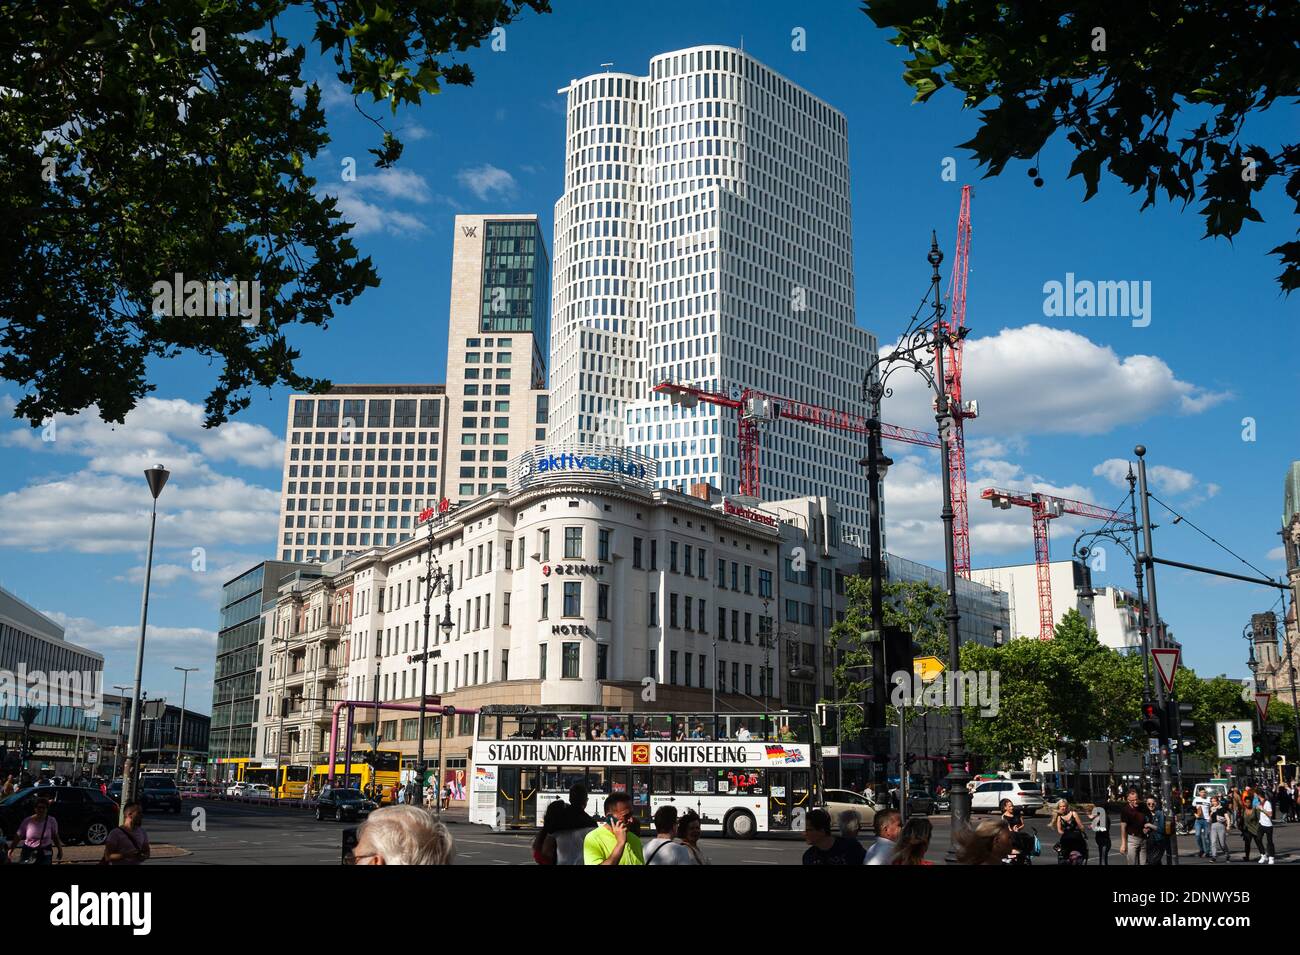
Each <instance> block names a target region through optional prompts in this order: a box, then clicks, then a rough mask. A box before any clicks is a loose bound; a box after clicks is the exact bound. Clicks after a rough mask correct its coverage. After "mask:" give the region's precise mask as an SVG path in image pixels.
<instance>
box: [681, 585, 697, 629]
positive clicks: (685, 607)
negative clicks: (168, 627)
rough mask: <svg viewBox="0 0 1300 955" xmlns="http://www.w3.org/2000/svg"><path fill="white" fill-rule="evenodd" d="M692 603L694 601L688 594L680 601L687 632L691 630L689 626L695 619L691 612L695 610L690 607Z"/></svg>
mask: <svg viewBox="0 0 1300 955" xmlns="http://www.w3.org/2000/svg"><path fill="white" fill-rule="evenodd" d="M693 602H694V599H693V598H692V597H691V595H690V594H687V595H686V596H685V597H684V598H683V600H682V616H683V617H684V618H685V619H686V629H687V630H690V629H691V624H692V622H693V621H694V620H695V617H694V615H693V611H694V610H695V608H694V607H693V606H691V604H692V603H693Z"/></svg>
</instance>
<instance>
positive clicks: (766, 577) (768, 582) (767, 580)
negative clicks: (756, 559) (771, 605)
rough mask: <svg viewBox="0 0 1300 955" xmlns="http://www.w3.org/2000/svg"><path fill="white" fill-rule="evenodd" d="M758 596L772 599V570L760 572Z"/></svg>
mask: <svg viewBox="0 0 1300 955" xmlns="http://www.w3.org/2000/svg"><path fill="white" fill-rule="evenodd" d="M758 595H759V596H760V597H767V598H768V599H769V600H770V599H771V598H772V572H771V571H770V570H760V571H759V572H758Z"/></svg>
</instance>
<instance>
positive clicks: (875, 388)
mask: <svg viewBox="0 0 1300 955" xmlns="http://www.w3.org/2000/svg"><path fill="white" fill-rule="evenodd" d="M926 261H927V262H929V263H930V268H931V276H930V291H929V293H927V296H926V298H927V299H931V298H932V304H931V316H930V318H929V319H928V320H926V321H921V320H919V318H918V316H919V315H920V311H921V310H920V309H918V310H917V314H916V315H914V316H913V317H912V320H911V322H909V324H908V327H907V328H906V329H905V330H904V332H903V335H902V337H901V339H900V340H899V344H898V345H897V346H896V347H895V348H894V350H893V351H891V352H889V353H888V354H886V355H881V356H877V358H876V360H875V361H874V362H872V363H871V366H870V367H869V368H868V369H867V373H866V376H865V381H864V383H863V387H864V389H865V391H866V396H867V401H868V402H869V404H870V410H869V415H868V425H869V428H870V431H871V436H870V444H869V445H868V448H867V467H868V474H867V477H868V491H869V492H870V495H871V499H870V502H869V505H870V508H871V515H872V516H871V525H872V526H871V528H870V532H871V541H872V553H871V560H872V565H873V566H872V594H873V597H872V627H873V629H875V630H876V633H877V637H878V642H877V646H878V647H879V649H878V650H877V651H873V653H872V682H873V685H875V684H878V685H875V686H874V692H875V697H876V699H877V700H878V701H879V705H880V707H881V708H882V709H883V705H884V692H885V690H884V681H883V677H884V660H883V659H881V661H880V664H879V671H877V667H876V663H875V661H876V658H877V657H883V648H884V639H883V637H884V616H883V613H882V612H881V611H879V610H878V609H877V601H878V600H879V599H880V598H879V594H880V589H881V588H880V585H879V584H878V583H877V581H878V580H879V579H880V577H881V576H882V574H881V569H880V563H881V556H882V555H881V554H880V547H879V540H880V534H879V529H878V528H879V508H880V501H879V480H878V477H879V473H878V472H879V467H880V463H881V458H883V454H881V453H880V451H879V441H880V437H879V435H880V402H881V400H882V399H883V398H888V397H889V396H890V395H892V394H893V389H891V388H889V387H888V386H887V382H888V380H889V376H890V375H892V374H893V373H894V372H895V371H897V370H898V369H899V368H909V369H911V370H912V371H914V372H916V373H917V374H918V375H920V376H921V377H922V378H923V379H924V380H925V383H926V384H927V385H929V386H930V390H931V391H933V392H934V395H935V402H934V409H935V421H936V422H937V423H938V426H939V444H940V448H941V451H942V458H943V461H942V464H943V480H942V481H941V484H942V486H943V510H942V518H943V531H944V533H943V546H944V570H945V583H946V586H947V590H948V601H947V606H946V608H945V610H944V621H945V622H946V624H947V630H948V667H949V669H950V670H953V671H955V670H958V669H960V666H961V659H960V654H961V646H960V644H961V639H960V636H959V634H958V623H959V621H960V619H961V616H960V614H959V613H958V611H957V569H956V564H955V560H954V554H953V509H952V488H951V486H950V485H949V482H948V474H949V463H950V460H951V453H952V448H951V444H950V438H951V436H952V434H953V421H954V417H955V416H956V415H957V414H959V413H960V410H959V409H955V408H951V407H950V400H949V397H948V393H947V386H946V384H945V382H944V376H943V374H942V369H943V367H944V350H945V349H946V348H951V347H953V346H955V345H956V344H957V343H958V342H960V341H961V339H963V338H965V337H966V335H967V331H968V330H967V328H966V327H965V326H962V327H961V328H959V329H958V330H957V332H956V333H955V335H954V334H953V333H952V332H950V331H949V330H948V327H947V325H946V324H945V323H944V322H943V315H944V312H945V311H946V307H945V306H944V304H943V302H942V300H941V296H940V291H939V264H940V263H941V262H943V253H942V252H940V251H939V240H938V239H937V238H936V237H935V236H934V234H933V233H931V237H930V252H929V254H928V255H927V256H926ZM924 305H925V302H924V301H923V302H922V307H924ZM936 369H937V370H938V372H939V373H938V374H936ZM873 456H874V457H875V460H876V468H875V470H876V471H877V480H875V481H872V480H871V470H872V467H871V460H872V458H873ZM877 672H879V677H877ZM951 710H952V721H951V729H952V735H951V737H950V739H949V741H948V762H949V763H950V764H951V766H952V768H951V769H950V770H949V772H948V781H949V783H950V788H951V790H952V797H951V807H952V809H951V812H952V832H953V835H954V836H955V835H956V834H957V833H958V832H960V831H961V830H962V829H964V828H965V827H966V825H967V823H968V821H969V819H970V793H969V792H968V791H967V789H966V783H967V782H968V781H969V780H970V773H969V772H968V770H967V768H966V761H967V756H966V742H965V734H964V732H963V729H962V712H961V707H960V706H958V705H957V704H956V701H955V699H954V700H953V701H952V703H951ZM878 728H879V729H880V730H883V728H884V725H883V719H882V720H881V722H880V724H879V727H878ZM954 845H955V842H954Z"/></svg>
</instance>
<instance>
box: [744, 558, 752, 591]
mask: <svg viewBox="0 0 1300 955" xmlns="http://www.w3.org/2000/svg"><path fill="white" fill-rule="evenodd" d="M752 571H753V568H752V567H750V566H749V564H746V565H745V593H747V594H752V593H753V591H752V590H750V588H749V583H750V580H749V575H750V573H751V572H752Z"/></svg>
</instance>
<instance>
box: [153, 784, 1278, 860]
mask: <svg viewBox="0 0 1300 955" xmlns="http://www.w3.org/2000/svg"><path fill="white" fill-rule="evenodd" d="M195 810H202V813H201V814H198V815H195ZM445 818H446V820H447V822H448V824H449V827H450V829H451V832H452V837H453V838H454V840H455V844H456V862H457V863H459V864H463V865H532V864H533V862H532V855H531V853H530V851H529V845H530V843H531V841H532V834H531V833H526V832H493V831H492V830H491V829H489V828H487V827H485V826H471V825H469V824H468V823H467V822H465V821H464V814H463V812H461V813H459V814H458V813H456V812H454V811H453V812H452V813H450V814H448V815H447V816H446V817H445ZM931 821H932V822H933V823H934V836H933V840H932V842H931V845H930V851H929V853H928V854H927V855H928V858H930V859H932V860H933V861H934V862H936V863H939V864H942V862H943V859H944V856H945V855H946V854H947V851H948V847H949V838H948V821H947V819H946V818H944V817H934V818H932V820H931ZM350 825H352V824H351V823H337V822H334V821H332V820H327V821H324V822H316V821H315V819H314V818H313V817H312V815H311V813H309V812H303V811H300V810H292V809H282V808H276V807H271V806H256V805H241V804H238V803H229V802H222V801H212V802H206V801H198V800H193V801H189V800H187V802H186V806H185V811H184V812H183V813H182V814H181V815H180V816H171V815H159V814H150V815H148V816H146V817H145V828H146V831H147V832H148V833H149V838H150V839H151V840H152V841H154V842H158V843H163V842H166V843H171V844H173V845H176V846H179V847H181V848H183V849H185V850H187V851H188V852H189V854H188V855H184V856H181V857H178V858H174V859H156V860H154V861H153V862H151V863H150V865H151V866H155V865H338V864H339V859H340V853H341V847H342V838H343V830H344V829H346V828H348V827H349V826H350ZM1029 827H1030V828H1032V829H1035V830H1036V831H1037V833H1038V836H1039V839H1040V841H1041V842H1042V844H1043V856H1042V857H1041V858H1040V859H1038V860H1035V862H1036V864H1041V865H1054V864H1055V861H1056V860H1055V857H1054V854H1053V852H1052V849H1051V846H1052V844H1053V843H1054V842H1055V841H1056V837H1055V834H1054V833H1053V832H1052V831H1051V829H1050V827H1049V824H1048V820H1047V819H1046V818H1034V819H1031V820H1029ZM1111 838H1112V840H1113V843H1114V846H1115V848H1116V849H1118V847H1119V834H1118V830H1117V829H1115V828H1113V829H1112V834H1111ZM1275 839H1276V843H1277V850H1278V855H1277V861H1278V864H1288V863H1292V864H1294V863H1297V862H1300V824H1292V825H1282V826H1279V827H1277V829H1276V831H1275ZM870 841H871V837H870V836H864V837H863V843H864V844H870ZM1179 843H1180V845H1181V847H1182V855H1181V856H1180V862H1182V863H1183V864H1190V865H1208V864H1210V863H1209V862H1208V860H1203V859H1198V858H1196V846H1195V843H1194V842H1193V841H1192V839H1191V837H1190V836H1188V837H1181V838H1180V839H1179ZM1228 845H1229V848H1230V850H1231V851H1232V853H1233V864H1234V865H1236V864H1240V862H1241V858H1242V856H1241V837H1240V834H1238V833H1236V832H1231V833H1229V834H1228ZM701 846H702V847H703V850H704V853H705V855H706V856H708V858H709V859H710V861H711V862H713V863H714V864H716V865H769V866H770V865H798V864H799V863H800V860H801V857H802V855H803V851H804V843H803V840H802V838H801V837H797V836H789V835H786V836H774V837H768V838H758V839H752V840H749V841H737V840H731V839H724V838H720V837H719V838H710V837H705V839H704V840H703V841H702V843H701ZM1090 849H1095V846H1090ZM1110 861H1111V864H1112V865H1120V866H1122V865H1124V864H1125V863H1124V859H1123V857H1121V856H1120V855H1119V853H1118V852H1117V851H1113V852H1112V853H1111V856H1110ZM1089 864H1090V865H1092V864H1095V861H1091V862H1090V863H1089ZM1251 864H1252V865H1254V864H1255V861H1254V853H1252V859H1251Z"/></svg>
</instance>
